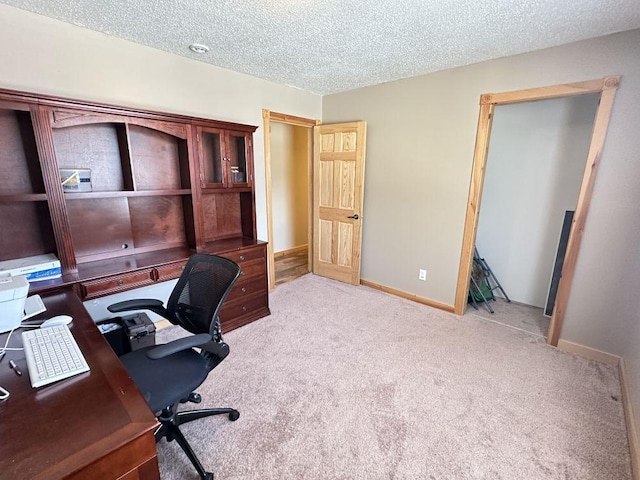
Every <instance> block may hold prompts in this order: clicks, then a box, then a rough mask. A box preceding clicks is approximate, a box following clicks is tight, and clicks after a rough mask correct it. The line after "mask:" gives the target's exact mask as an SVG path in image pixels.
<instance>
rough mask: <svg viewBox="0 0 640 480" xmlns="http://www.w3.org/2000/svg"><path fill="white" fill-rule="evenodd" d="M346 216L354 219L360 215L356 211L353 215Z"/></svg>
mask: <svg viewBox="0 0 640 480" xmlns="http://www.w3.org/2000/svg"><path fill="white" fill-rule="evenodd" d="M347 218H353V219H354V220H358V219H359V218H360V217H359V216H358V214H357V213H356V214H355V215H349V216H348V217H347Z"/></svg>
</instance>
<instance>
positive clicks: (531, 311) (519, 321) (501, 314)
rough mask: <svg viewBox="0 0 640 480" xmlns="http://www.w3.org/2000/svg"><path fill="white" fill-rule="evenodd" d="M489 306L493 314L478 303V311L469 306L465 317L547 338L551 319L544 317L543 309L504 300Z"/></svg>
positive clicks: (490, 303)
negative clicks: (474, 317)
mask: <svg viewBox="0 0 640 480" xmlns="http://www.w3.org/2000/svg"><path fill="white" fill-rule="evenodd" d="M489 305H491V308H493V313H491V312H489V310H488V309H487V307H486V306H485V305H484V304H482V303H478V309H477V310H476V309H475V308H473V306H471V305H467V311H466V312H465V314H464V315H465V316H468V315H475V316H478V317H482V318H484V319H485V320H489V321H490V322H496V323H499V324H501V325H506V326H508V327H511V328H517V329H519V330H524V331H525V332H529V333H533V334H534V335H538V336H540V337H546V336H547V332H548V331H549V323H550V322H551V319H550V318H549V317H545V316H544V315H543V313H542V312H543V309H542V308H538V307H533V306H531V305H525V304H523V303H518V302H506V301H505V300H503V299H502V298H496V300H490V301H489Z"/></svg>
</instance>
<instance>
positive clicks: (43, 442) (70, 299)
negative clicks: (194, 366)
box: [0, 290, 158, 479]
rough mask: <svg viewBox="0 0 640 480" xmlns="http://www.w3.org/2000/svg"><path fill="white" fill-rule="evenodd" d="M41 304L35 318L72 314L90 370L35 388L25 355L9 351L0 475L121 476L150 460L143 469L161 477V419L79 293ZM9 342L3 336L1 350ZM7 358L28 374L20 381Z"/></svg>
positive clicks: (1, 407)
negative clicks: (158, 446) (157, 443)
mask: <svg viewBox="0 0 640 480" xmlns="http://www.w3.org/2000/svg"><path fill="white" fill-rule="evenodd" d="M43 300H44V302H45V305H46V306H47V311H46V312H45V313H42V314H40V315H39V316H38V317H35V319H38V318H43V319H44V318H50V317H52V316H54V315H59V314H67V315H71V316H72V317H73V323H71V324H70V328H71V332H72V333H73V336H74V338H75V339H76V341H77V342H78V345H79V347H80V349H81V350H82V353H83V354H84V356H85V358H86V360H87V363H88V364H89V368H90V369H91V370H90V371H89V372H86V373H83V374H80V375H77V376H75V377H71V378H69V379H66V380H62V381H60V382H56V383H52V384H50V385H46V386H44V387H40V388H37V389H35V388H32V387H31V383H30V381H29V374H28V370H27V364H26V361H25V358H24V352H22V351H8V352H7V353H6V355H5V358H4V359H3V360H2V362H0V386H2V387H3V388H5V389H7V390H8V391H9V392H10V394H11V395H10V397H9V398H8V399H7V400H5V401H3V402H0V438H1V440H0V472H1V473H0V474H1V475H2V477H3V478H42V479H45V478H46V479H59V478H101V479H103V478H119V477H122V476H124V475H125V474H126V473H127V472H130V471H131V470H135V468H136V467H138V466H139V465H141V464H143V463H145V462H146V465H147V466H146V467H145V468H144V470H145V471H147V472H152V473H151V475H150V477H151V478H158V476H157V475H158V474H157V459H156V451H155V444H154V442H153V430H154V429H155V426H156V424H157V422H156V419H155V417H154V415H153V413H152V412H151V410H150V409H149V407H148V406H147V404H146V402H145V401H144V399H143V398H142V395H141V394H140V392H139V391H138V389H137V388H136V386H135V385H134V383H133V382H132V380H131V379H130V378H129V376H128V374H127V372H126V371H125V369H124V367H123V366H122V364H121V363H120V361H119V360H118V358H117V357H116V356H115V354H114V353H113V351H112V350H111V348H110V347H109V345H108V344H107V342H106V341H105V340H104V339H103V338H102V335H101V334H100V332H99V331H98V329H97V327H96V326H95V324H94V322H93V321H92V319H91V318H90V317H89V314H88V313H87V311H86V310H85V308H84V306H83V305H82V302H80V300H79V298H78V297H77V296H76V295H75V293H73V291H71V290H66V291H62V292H58V293H52V294H49V295H43ZM20 332H21V330H17V331H15V332H14V333H13V335H12V337H11V340H10V342H9V347H21V346H22V338H21V335H20ZM6 337H7V334H6V333H5V334H2V335H0V342H1V343H0V346H2V345H4V342H5V340H6ZM9 360H13V361H14V362H15V363H16V364H17V365H18V367H19V368H20V369H21V370H22V372H23V375H22V376H21V377H20V376H18V375H16V374H15V372H14V371H13V370H11V369H10V368H9ZM105 459H107V460H108V461H105ZM154 469H155V472H153V470H154ZM135 478H138V477H135ZM140 478H142V477H140Z"/></svg>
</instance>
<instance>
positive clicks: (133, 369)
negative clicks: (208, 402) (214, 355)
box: [120, 346, 209, 414]
mask: <svg viewBox="0 0 640 480" xmlns="http://www.w3.org/2000/svg"><path fill="white" fill-rule="evenodd" d="M152 348H155V346H151V347H146V348H142V349H140V350H135V351H133V352H130V353H127V354H125V355H123V356H122V357H120V360H121V361H122V364H123V365H124V366H125V368H126V369H127V371H128V372H129V375H131V378H132V379H133V381H134V382H135V383H136V385H137V386H138V388H139V389H140V392H142V395H143V396H144V398H145V400H146V401H147V403H148V404H149V406H150V407H151V410H153V412H154V413H156V414H157V413H159V412H160V411H161V410H162V409H163V408H164V407H167V406H171V405H173V404H174V403H176V402H178V401H180V400H182V399H183V398H186V397H187V396H188V395H189V394H190V393H191V392H193V391H194V390H195V389H196V388H198V386H200V385H201V384H202V382H204V380H205V378H207V374H208V373H209V369H208V368H207V362H206V360H205V359H204V358H203V357H202V356H201V355H200V354H198V353H197V352H196V351H194V350H191V349H189V350H183V351H180V352H177V353H174V354H172V355H169V356H167V357H164V358H159V359H157V360H151V359H150V358H149V357H147V355H146V352H147V351H148V350H150V349H152Z"/></svg>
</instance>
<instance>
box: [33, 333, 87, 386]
mask: <svg viewBox="0 0 640 480" xmlns="http://www.w3.org/2000/svg"><path fill="white" fill-rule="evenodd" d="M22 345H23V347H24V353H25V356H26V358H27V368H28V369H29V378H30V379H31V386H32V387H34V388H35V387H41V386H43V385H47V384H49V383H53V382H57V381H58V380H62V379H64V378H69V377H72V376H74V375H77V374H79V373H82V372H88V371H89V365H88V364H87V361H86V360H85V359H84V355H82V352H81V351H80V348H78V344H77V343H76V339H75V338H73V335H72V334H71V330H69V327H67V326H66V325H55V326H53V327H47V328H36V329H35V330H27V331H26V332H22Z"/></svg>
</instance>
